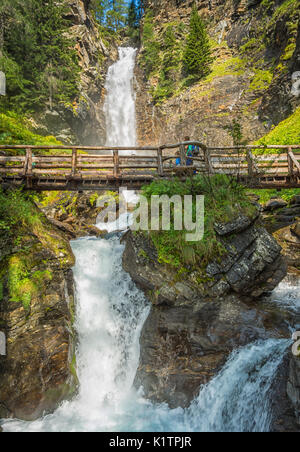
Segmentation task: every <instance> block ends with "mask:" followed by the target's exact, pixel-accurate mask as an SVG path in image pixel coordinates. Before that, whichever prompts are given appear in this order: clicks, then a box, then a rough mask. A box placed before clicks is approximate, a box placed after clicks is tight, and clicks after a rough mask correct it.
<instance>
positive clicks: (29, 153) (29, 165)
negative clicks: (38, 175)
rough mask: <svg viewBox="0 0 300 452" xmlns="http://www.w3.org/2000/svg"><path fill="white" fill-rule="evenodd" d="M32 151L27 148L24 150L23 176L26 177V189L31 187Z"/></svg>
mask: <svg viewBox="0 0 300 452" xmlns="http://www.w3.org/2000/svg"><path fill="white" fill-rule="evenodd" d="M32 168H33V164H32V149H31V148H27V149H26V160H25V168H24V174H25V177H26V186H27V188H31V187H32Z"/></svg>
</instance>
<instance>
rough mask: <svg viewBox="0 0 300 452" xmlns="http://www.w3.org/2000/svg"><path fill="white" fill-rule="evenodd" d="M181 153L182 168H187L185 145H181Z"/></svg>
mask: <svg viewBox="0 0 300 452" xmlns="http://www.w3.org/2000/svg"><path fill="white" fill-rule="evenodd" d="M179 152H180V159H181V166H186V153H185V146H184V144H181V145H180V148H179Z"/></svg>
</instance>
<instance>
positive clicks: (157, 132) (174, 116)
mask: <svg viewBox="0 0 300 452" xmlns="http://www.w3.org/2000/svg"><path fill="white" fill-rule="evenodd" d="M193 3H194V2H191V1H185V0H183V1H180V2H178V1H176V0H165V1H159V2H158V1H156V0H148V1H147V2H146V6H147V7H148V8H149V9H150V10H152V11H153V13H154V23H155V33H156V38H157V40H158V42H159V43H160V49H161V50H160V55H161V57H163V55H164V52H165V50H164V31H165V30H166V27H167V25H173V26H174V27H175V28H174V29H175V30H176V27H178V24H179V23H183V24H184V26H185V27H187V25H188V23H189V18H190V14H191V8H192V5H193ZM195 3H196V5H197V7H198V10H199V13H200V14H201V16H202V17H203V18H204V20H205V21H206V23H207V28H208V33H209V36H210V39H211V47H212V53H213V58H214V63H213V65H212V72H211V74H210V75H209V76H207V77H206V78H205V79H203V80H202V81H200V82H199V83H197V84H195V85H193V86H192V87H190V88H182V87H181V86H180V79H183V78H184V74H183V73H181V75H179V76H178V75H177V79H178V78H179V85H177V89H175V92H174V95H172V96H171V97H170V98H169V99H165V100H163V101H162V102H159V103H158V104H156V105H155V102H154V101H153V97H152V94H151V92H152V91H153V90H155V88H156V86H157V84H158V79H159V74H158V73H154V74H152V75H151V76H150V79H149V80H147V78H145V75H144V70H143V47H142V49H141V53H140V56H139V60H138V61H139V65H138V67H137V70H136V76H137V81H138V83H137V112H138V116H137V118H138V134H139V141H140V142H141V143H145V144H146V143H147V144H148V143H153V142H155V143H159V144H163V143H166V142H174V140H175V142H176V141H178V140H182V139H183V138H184V137H185V136H186V135H189V136H190V137H191V138H193V139H199V140H201V141H203V142H204V143H206V144H208V145H212V146H213V145H215V146H218V145H219V146H220V145H231V144H232V138H231V137H230V136H229V134H228V133H227V131H226V130H225V129H224V127H227V126H230V125H231V124H232V121H233V120H234V119H235V120H237V121H238V122H239V123H240V124H241V126H242V129H243V134H244V138H245V139H246V140H247V141H254V140H257V139H258V138H260V137H262V136H264V135H265V134H266V133H267V132H268V131H269V130H270V129H271V128H272V127H273V126H274V125H277V124H278V123H279V122H280V121H282V120H283V119H285V118H287V117H288V116H289V115H290V114H292V112H293V111H294V110H295V109H296V107H297V106H298V105H299V103H300V90H299V70H300V59H299V51H300V47H299V45H300V41H299V38H300V25H299V4H298V2H297V1H293V0H285V1H269V0H265V1H260V0H255V1H250V0H249V1H247V0H240V1H232V0H211V1H206V0H205V1H203V0H198V1H196V2H195ZM185 33H187V31H185ZM182 39H183V36H182V35H181V36H180V35H178V34H177V43H178V42H180V40H182ZM181 71H182V68H181V67H180V66H179V68H178V72H179V73H180V72H181ZM177 81H178V80H177Z"/></svg>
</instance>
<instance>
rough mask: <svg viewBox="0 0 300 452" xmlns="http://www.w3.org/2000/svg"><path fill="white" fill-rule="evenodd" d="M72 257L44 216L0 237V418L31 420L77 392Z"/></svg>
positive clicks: (62, 238) (64, 241) (67, 247)
mask: <svg viewBox="0 0 300 452" xmlns="http://www.w3.org/2000/svg"><path fill="white" fill-rule="evenodd" d="M73 265H74V256H73V253H72V250H71V248H70V245H69V243H68V240H67V239H66V238H65V236H64V235H63V234H62V233H61V232H59V230H58V229H56V228H55V227H54V226H53V225H51V224H50V223H49V222H48V221H47V220H46V218H44V217H42V220H41V222H38V223H35V224H34V225H31V226H30V227H29V226H28V227H26V226H24V227H23V230H22V235H21V237H20V238H19V239H16V237H15V238H14V239H13V240H9V239H8V238H7V237H5V236H4V235H1V237H0V280H1V284H0V285H1V296H0V331H1V332H2V333H4V334H5V336H6V355H5V356H0V418H2V417H3V418H4V417H17V418H20V419H25V420H33V419H37V418H38V417H40V416H41V415H42V414H43V413H44V412H49V411H51V410H54V409H55V408H56V406H57V404H58V403H59V402H60V401H61V400H63V399H66V398H67V397H70V396H71V395H72V394H73V393H74V391H75V390H76V385H77V377H76V371H75V364H76V363H75V358H74V356H75V350H74V349H75V337H74V331H73V328H72V323H73V316H74V288H73V277H72V271H71V267H72V266H73Z"/></svg>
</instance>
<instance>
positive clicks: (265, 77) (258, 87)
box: [247, 69, 273, 92]
mask: <svg viewBox="0 0 300 452" xmlns="http://www.w3.org/2000/svg"><path fill="white" fill-rule="evenodd" d="M272 80H273V74H272V73H271V72H270V71H266V70H260V69H258V70H256V73H255V75H254V77H253V79H252V80H251V83H250V86H249V89H248V90H247V91H248V92H251V91H263V90H266V89H268V88H269V86H270V84H271V82H272Z"/></svg>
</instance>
